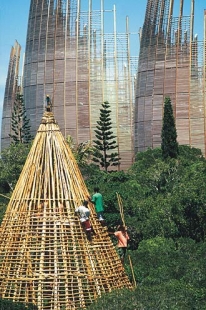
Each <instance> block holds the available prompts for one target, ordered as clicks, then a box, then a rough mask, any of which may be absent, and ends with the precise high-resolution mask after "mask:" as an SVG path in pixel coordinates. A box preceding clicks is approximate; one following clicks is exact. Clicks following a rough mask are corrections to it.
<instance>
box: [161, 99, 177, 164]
mask: <svg viewBox="0 0 206 310" xmlns="http://www.w3.org/2000/svg"><path fill="white" fill-rule="evenodd" d="M161 138H162V143H161V149H162V156H163V158H164V159H166V158H168V157H171V158H177V156H178V152H179V151H178V143H177V131H176V126H175V119H174V115H173V109H172V104H171V100H170V98H169V97H166V98H165V104H164V116H163V126H162V135H161Z"/></svg>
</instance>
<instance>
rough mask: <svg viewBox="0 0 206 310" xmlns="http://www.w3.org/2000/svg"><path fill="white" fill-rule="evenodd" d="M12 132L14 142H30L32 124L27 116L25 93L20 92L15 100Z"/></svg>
mask: <svg viewBox="0 0 206 310" xmlns="http://www.w3.org/2000/svg"><path fill="white" fill-rule="evenodd" d="M11 128H12V133H11V134H9V137H10V138H12V140H13V142H14V143H29V142H31V139H32V136H31V133H30V128H31V126H30V125H29V119H28V118H27V116H26V109H25V104H24V99H23V95H22V94H20V93H18V94H17V96H16V100H15V102H14V108H13V112H12V118H11Z"/></svg>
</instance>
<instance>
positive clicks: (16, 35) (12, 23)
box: [0, 0, 206, 122]
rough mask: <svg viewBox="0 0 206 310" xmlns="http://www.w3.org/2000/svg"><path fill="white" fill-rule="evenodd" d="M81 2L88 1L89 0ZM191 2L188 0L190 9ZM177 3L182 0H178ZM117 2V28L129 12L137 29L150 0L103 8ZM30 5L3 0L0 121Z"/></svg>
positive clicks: (199, 20)
mask: <svg viewBox="0 0 206 310" xmlns="http://www.w3.org/2000/svg"><path fill="white" fill-rule="evenodd" d="M82 2H83V3H87V0H83V1H82ZM100 2H101V1H100V0H93V3H95V8H96V7H100ZM190 2H191V1H190V0H186V1H185V3H186V5H188V9H189V5H190ZM196 2H197V3H196V6H195V7H196V20H195V33H198V34H199V39H200V40H202V33H203V9H204V8H206V4H204V2H205V1H202V0H198V1H196ZM175 3H179V1H177V0H176V2H175ZM114 4H115V5H116V12H117V31H118V32H124V31H125V18H126V16H129V30H130V31H131V32H138V30H139V28H140V27H142V25H143V22H144V16H145V9H146V4H147V0H127V1H125V0H105V1H104V9H105V10H111V9H112V8H113V5H114ZM29 6H30V1H29V0H0V122H1V114H2V105H3V97H4V87H5V81H6V76H7V70H8V62H9V55H10V50H11V46H12V45H13V44H14V42H15V40H17V41H18V42H19V43H20V45H21V46H22V51H24V49H25V43H26V32H27V22H28V15H29ZM177 9H178V8H177ZM108 22H109V21H108ZM137 54H138V51H137Z"/></svg>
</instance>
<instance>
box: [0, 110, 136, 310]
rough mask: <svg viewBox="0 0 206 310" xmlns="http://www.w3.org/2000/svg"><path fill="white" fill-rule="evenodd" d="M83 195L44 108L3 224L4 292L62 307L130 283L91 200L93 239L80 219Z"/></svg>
mask: <svg viewBox="0 0 206 310" xmlns="http://www.w3.org/2000/svg"><path fill="white" fill-rule="evenodd" d="M87 195H89V193H88V190H87V188H86V186H85V183H84V180H83V178H82V175H81V173H80V171H79V168H78V165H77V163H76V161H75V159H74V157H73V155H72V153H71V150H70V149H69V147H68V145H67V143H66V142H65V140H64V138H63V136H62V133H61V132H60V129H59V126H58V124H57V123H56V121H55V119H54V116H53V113H51V112H45V113H44V115H43V118H42V122H41V124H40V126H39V130H38V132H37V135H36V137H35V140H34V142H33V145H32V148H31V150H30V153H29V155H28V157H27V160H26V163H25V165H24V168H23V170H22V173H21V175H20V177H19V180H18V182H17V185H16V187H15V190H14V192H13V194H12V197H11V199H10V202H9V204H8V207H7V210H6V213H5V216H4V219H3V221H2V224H1V230H0V296H1V297H2V298H8V299H11V300H13V301H16V302H17V301H18V302H24V303H33V304H35V305H37V307H38V309H39V310H44V309H45V310H46V309H49V310H51V309H55V310H60V309H65V310H67V309H79V308H81V307H82V308H86V307H87V306H88V305H89V304H91V303H92V302H93V301H94V300H95V299H96V298H97V297H98V296H101V295H102V293H104V292H109V291H111V290H113V289H117V288H123V287H126V288H132V285H131V283H130V282H129V280H128V277H127V275H126V274H125V271H124V268H123V266H122V264H121V262H120V259H119V257H118V255H117V253H116V250H115V247H114V246H113V244H112V242H111V240H110V237H109V235H108V232H107V228H106V227H102V225H101V223H100V222H99V221H98V219H97V216H96V213H95V211H94V206H93V205H92V204H91V203H90V205H89V208H90V210H91V216H90V220H91V223H92V225H93V228H94V230H95V233H96V234H95V235H94V236H93V239H92V242H90V241H89V240H88V239H87V237H86V234H85V232H84V231H83V229H82V227H81V223H80V220H79V217H78V215H77V214H76V213H75V208H76V207H78V206H79V205H81V204H82V201H83V200H84V199H85V198H86V197H87ZM41 202H43V203H42V204H41Z"/></svg>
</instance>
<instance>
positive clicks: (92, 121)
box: [2, 0, 137, 169]
mask: <svg viewBox="0 0 206 310" xmlns="http://www.w3.org/2000/svg"><path fill="white" fill-rule="evenodd" d="M97 6H98V7H99V9H97ZM106 17H107V19H108V20H109V21H112V23H111V26H110V29H109V30H108V26H107V25H105V24H104V23H105V19H106ZM128 21H129V20H128V18H126V19H125V32H124V33H118V32H117V28H116V7H115V6H113V9H111V10H105V9H104V1H103V0H98V1H96V0H95V10H93V3H92V0H86V1H80V0H49V1H48V0H41V1H39V0H31V5H30V12H29V21H28V31H27V40H26V52H25V63H24V78H23V93H24V102H25V106H26V110H27V117H28V118H30V124H31V130H32V133H33V134H35V133H36V130H37V128H38V124H39V122H40V120H41V115H42V113H43V110H44V104H42V102H44V100H45V98H46V95H47V94H48V95H50V97H51V98H52V103H53V110H54V113H55V114H56V117H57V121H58V123H59V126H60V129H61V131H62V133H63V135H64V136H65V137H66V136H67V135H71V136H72V137H73V139H74V141H75V142H76V143H77V144H79V143H81V142H85V141H87V140H91V141H92V140H94V139H95V134H94V129H95V127H96V122H97V120H98V119H99V115H100V108H101V104H102V103H103V102H104V101H109V103H110V105H111V110H112V112H111V118H112V126H113V132H114V134H115V136H117V144H118V146H119V148H118V150H116V151H117V152H119V156H120V157H121V168H122V169H124V168H127V167H129V166H130V165H131V163H132V157H133V154H134V143H133V122H132V112H133V106H134V83H135V77H134V75H135V74H136V72H137V57H132V56H131V53H130V37H131V35H130V32H129V22H128ZM105 28H107V32H106V30H105ZM136 39H137V37H136ZM136 42H137V40H136ZM4 135H5V133H4ZM5 143H6V142H4V141H2V147H4V144H5Z"/></svg>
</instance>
